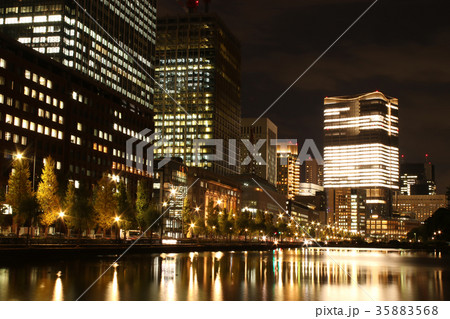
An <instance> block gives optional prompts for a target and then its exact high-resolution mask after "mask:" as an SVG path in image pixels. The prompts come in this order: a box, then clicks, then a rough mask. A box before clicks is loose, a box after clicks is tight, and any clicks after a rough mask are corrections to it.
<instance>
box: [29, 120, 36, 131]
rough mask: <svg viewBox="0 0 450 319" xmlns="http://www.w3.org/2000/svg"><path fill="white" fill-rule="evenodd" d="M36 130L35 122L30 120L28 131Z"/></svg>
mask: <svg viewBox="0 0 450 319" xmlns="http://www.w3.org/2000/svg"><path fill="white" fill-rule="evenodd" d="M34 130H36V124H35V123H34V122H30V131H34Z"/></svg>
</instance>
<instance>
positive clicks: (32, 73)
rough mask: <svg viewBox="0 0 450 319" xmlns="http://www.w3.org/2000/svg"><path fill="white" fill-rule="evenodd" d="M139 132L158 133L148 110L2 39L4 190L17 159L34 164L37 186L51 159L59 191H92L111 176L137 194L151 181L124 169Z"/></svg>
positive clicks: (0, 169)
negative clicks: (139, 184)
mask: <svg viewBox="0 0 450 319" xmlns="http://www.w3.org/2000/svg"><path fill="white" fill-rule="evenodd" d="M142 127H148V128H149V129H152V128H153V112H152V111H151V110H150V109H149V108H147V107H145V106H143V105H140V104H138V103H135V102H134V101H132V100H131V99H128V98H126V97H124V96H123V95H122V94H119V93H117V92H115V91H113V90H111V89H110V88H108V87H106V86H105V85H102V84H99V83H98V82H97V81H94V80H92V79H90V78H89V77H87V76H85V75H83V74H82V73H81V72H78V71H76V70H73V69H71V68H68V67H65V66H64V65H62V64H61V63H58V62H56V61H54V60H52V59H51V58H50V57H48V56H45V55H43V54H39V53H38V52H36V51H33V50H32V49H31V48H28V47H26V46H24V45H22V44H20V43H19V42H17V41H15V40H14V39H11V38H9V37H6V36H4V35H3V34H0V154H1V156H0V188H1V189H2V191H4V190H5V188H4V187H5V185H6V184H7V181H8V177H9V174H10V172H11V163H12V161H13V160H14V158H17V155H19V154H20V156H21V157H23V158H27V159H28V160H29V161H30V162H31V165H30V166H31V168H32V181H33V184H34V185H35V187H37V185H38V182H39V180H38V177H39V176H40V174H41V171H42V166H43V163H44V159H45V158H46V157H47V156H52V158H53V159H54V160H55V162H56V171H57V175H58V177H59V178H61V181H60V182H61V185H62V186H64V185H65V183H66V182H67V180H73V181H74V184H75V187H78V186H79V185H81V186H82V185H84V186H86V187H90V186H91V185H93V184H95V182H96V181H97V180H99V179H100V178H101V177H102V175H103V174H105V173H106V174H108V175H110V177H111V178H113V179H114V180H116V181H118V180H119V179H121V180H123V181H125V182H126V183H127V184H128V185H129V186H130V187H132V188H133V189H135V187H136V184H137V180H139V179H142V178H151V174H149V173H148V172H147V169H143V168H142V167H141V168H139V167H138V166H137V165H132V166H133V167H130V166H129V163H127V157H126V155H127V149H126V141H127V140H128V139H129V138H130V135H131V136H134V135H135V134H137V132H139V131H140V130H141V128H142ZM147 147H149V146H147ZM20 156H19V157H20ZM144 160H147V158H144Z"/></svg>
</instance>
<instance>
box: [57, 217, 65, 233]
mask: <svg viewBox="0 0 450 319" xmlns="http://www.w3.org/2000/svg"><path fill="white" fill-rule="evenodd" d="M65 215H66V214H65V213H64V212H60V213H59V214H58V217H59V218H60V222H59V238H61V237H62V235H61V228H62V227H63V225H64V216H65Z"/></svg>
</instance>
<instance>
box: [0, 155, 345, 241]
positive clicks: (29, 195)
mask: <svg viewBox="0 0 450 319" xmlns="http://www.w3.org/2000/svg"><path fill="white" fill-rule="evenodd" d="M39 180H40V182H39V184H38V187H37V190H36V191H34V190H33V189H32V186H31V182H30V167H29V162H28V161H27V160H26V159H16V160H15V161H14V162H13V169H12V172H11V174H10V177H9V180H8V190H7V192H6V194H3V197H4V198H3V202H4V203H6V204H7V205H9V207H11V209H12V210H11V211H12V214H4V213H2V214H0V227H1V228H0V233H1V230H2V228H3V229H4V228H8V229H11V231H12V232H11V233H10V234H8V235H9V236H19V232H20V229H21V228H22V229H26V233H25V234H24V235H25V236H26V237H27V239H28V238H30V237H33V236H36V234H39V236H40V237H46V236H47V235H48V230H49V228H50V227H52V226H53V227H54V228H55V229H56V231H58V230H59V234H60V236H62V235H64V236H65V235H69V234H71V236H74V237H78V238H81V237H83V236H87V235H88V234H90V233H92V232H93V233H95V234H99V235H101V236H102V237H105V236H107V235H110V236H111V238H118V233H119V229H121V230H122V231H123V233H124V234H126V231H127V230H140V231H141V232H143V231H147V232H146V234H145V235H146V236H148V237H150V238H151V237H152V234H153V233H154V232H158V233H159V237H160V238H162V235H163V231H164V229H163V225H164V223H163V220H164V218H160V216H161V214H162V213H163V212H164V211H165V210H166V208H165V207H161V205H160V204H159V203H158V202H157V201H156V200H155V199H152V185H151V184H150V183H151V182H150V181H149V180H148V179H142V180H141V181H139V183H138V186H137V192H136V194H131V192H130V191H129V190H127V187H126V185H125V184H124V183H123V182H116V181H115V180H114V179H112V178H109V177H108V176H107V175H106V174H105V175H103V177H102V178H101V179H100V180H99V181H98V182H97V184H96V185H95V186H94V187H93V189H92V190H88V189H83V188H80V189H77V188H75V185H74V183H73V182H71V181H69V182H68V183H67V185H63V187H61V188H60V187H59V185H58V179H57V176H56V171H55V161H54V160H53V159H52V158H51V157H48V158H47V159H46V160H45V165H44V168H43V170H42V173H41V176H40V179H39ZM195 206H196V205H194V203H191V202H190V200H189V199H188V198H187V197H186V198H185V200H184V205H183V211H182V214H181V215H182V217H181V219H182V221H181V222H182V225H183V227H182V232H183V235H182V237H183V238H200V237H202V238H209V239H216V240H231V239H232V238H233V237H235V238H236V237H238V238H240V239H244V240H247V239H248V238H252V239H259V240H262V239H267V240H270V239H272V240H275V239H277V240H283V239H285V238H303V237H306V238H308V237H309V235H311V236H312V237H317V238H320V239H322V240H327V239H329V240H333V239H343V238H346V237H348V236H349V235H348V234H347V233H346V232H344V231H342V230H338V229H335V228H334V227H329V226H328V227H326V226H323V225H320V224H319V223H316V224H315V223H310V224H304V225H302V227H300V225H298V224H297V223H296V222H294V221H293V220H290V219H288V218H287V216H286V215H282V214H280V215H274V214H271V213H267V212H262V211H258V212H257V213H256V216H253V217H252V215H251V213H250V212H248V211H243V212H233V211H227V210H226V209H220V207H219V205H214V204H213V203H210V205H209V207H207V214H206V216H207V217H206V218H205V215H204V214H203V213H202V212H200V210H199V208H198V207H195ZM1 207H2V209H5V207H6V206H5V205H2V206H1ZM163 217H164V216H163ZM150 226H152V227H151V229H148V228H149V227H150ZM37 230H39V231H37ZM305 230H306V232H307V233H308V234H309V235H308V234H306V233H304V231H305ZM3 236H4V235H3Z"/></svg>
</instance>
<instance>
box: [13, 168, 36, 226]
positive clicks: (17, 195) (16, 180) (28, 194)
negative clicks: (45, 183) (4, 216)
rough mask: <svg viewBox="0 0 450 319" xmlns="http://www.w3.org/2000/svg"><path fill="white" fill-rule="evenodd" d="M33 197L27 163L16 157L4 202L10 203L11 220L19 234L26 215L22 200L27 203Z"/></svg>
mask: <svg viewBox="0 0 450 319" xmlns="http://www.w3.org/2000/svg"><path fill="white" fill-rule="evenodd" d="M33 197H34V195H33V190H32V189H31V182H30V166H29V163H28V161H27V160H25V159H16V160H15V161H14V162H13V167H12V172H11V174H10V175H9V180H8V192H7V193H6V203H7V204H9V205H11V208H12V213H13V222H14V224H16V225H17V234H19V229H20V226H21V225H23V223H24V222H25V221H26V219H27V215H28V212H27V211H26V210H25V211H24V210H23V209H25V208H26V206H27V205H24V202H28V203H29V202H30V198H33Z"/></svg>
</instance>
